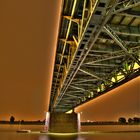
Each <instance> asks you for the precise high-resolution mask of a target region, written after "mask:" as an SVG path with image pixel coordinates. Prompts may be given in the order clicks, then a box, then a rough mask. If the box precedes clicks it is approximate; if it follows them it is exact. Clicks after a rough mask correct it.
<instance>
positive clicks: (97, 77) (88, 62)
mask: <svg viewBox="0 0 140 140" xmlns="http://www.w3.org/2000/svg"><path fill="white" fill-rule="evenodd" d="M139 13H140V1H139V0H124V1H121V0H113V1H112V0H64V3H63V8H62V16H61V24H60V29H59V30H60V31H59V37H58V46H57V52H56V59H55V66H54V73H53V82H52V89H51V98H50V111H59V112H60V111H61V112H66V111H68V110H70V109H73V108H74V107H76V106H78V105H80V104H82V103H85V102H87V101H89V100H91V99H94V98H96V97H98V96H100V95H102V94H103V93H106V92H107V91H109V90H111V89H113V88H115V87H116V86H118V85H120V84H123V83H124V82H126V81H128V80H130V79H132V78H134V77H136V76H138V75H139V74H140V41H139V40H140V26H139V25H140V14H139Z"/></svg>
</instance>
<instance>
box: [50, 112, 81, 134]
mask: <svg viewBox="0 0 140 140" xmlns="http://www.w3.org/2000/svg"><path fill="white" fill-rule="evenodd" d="M49 116H50V117H49V121H48V122H49V123H48V130H49V132H53V133H74V132H78V131H79V130H80V114H76V113H71V114H66V113H61V112H53V113H50V115H49Z"/></svg>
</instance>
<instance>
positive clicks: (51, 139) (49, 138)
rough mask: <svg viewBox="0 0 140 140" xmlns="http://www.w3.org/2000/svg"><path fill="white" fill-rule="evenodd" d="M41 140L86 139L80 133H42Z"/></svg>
mask: <svg viewBox="0 0 140 140" xmlns="http://www.w3.org/2000/svg"><path fill="white" fill-rule="evenodd" d="M39 140H84V139H83V138H81V137H80V136H78V135H42V136H39Z"/></svg>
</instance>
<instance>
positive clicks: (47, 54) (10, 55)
mask: <svg viewBox="0 0 140 140" xmlns="http://www.w3.org/2000/svg"><path fill="white" fill-rule="evenodd" d="M61 2H62V0H22V1H21V0H3V1H0V20H1V22H0V47H1V50H0V120H7V119H9V117H10V116H11V115H13V116H15V119H16V120H22V119H24V120H39V119H40V120H43V119H44V118H45V111H47V109H48V104H49V95H50V89H51V81H52V73H53V65H54V60H55V50H56V46H57V45H56V43H57V35H58V28H59V21H60V13H61V12H60V11H61V4H62V3H61ZM139 92H140V90H139V84H138V79H137V80H134V81H132V82H130V83H127V84H125V85H123V86H121V87H119V88H117V89H115V90H113V91H111V92H109V93H108V94H107V95H103V96H101V97H100V98H97V99H95V100H93V101H91V102H90V103H87V104H85V105H83V106H81V107H79V108H78V111H79V112H81V111H82V112H83V114H82V119H83V120H86V119H89V120H91V119H93V120H102V119H103V118H105V119H116V117H117V115H118V116H119V115H120V114H121V115H125V114H131V113H137V111H138V110H139V99H140V98H139Z"/></svg>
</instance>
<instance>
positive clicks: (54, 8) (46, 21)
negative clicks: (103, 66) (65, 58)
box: [0, 0, 61, 120]
mask: <svg viewBox="0 0 140 140" xmlns="http://www.w3.org/2000/svg"><path fill="white" fill-rule="evenodd" d="M60 10H61V0H58V1H57V0H22V1H21V0H2V1H0V20H1V22H0V47H1V50H0V120H1V119H9V116H11V115H14V116H15V118H16V119H29V120H30V119H33V120H36V119H44V118H45V116H44V115H45V113H44V112H45V111H47V108H48V104H49V102H48V101H49V94H50V88H51V80H52V72H53V63H54V59H55V50H56V43H57V35H58V27H59V26H58V24H59V18H60Z"/></svg>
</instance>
